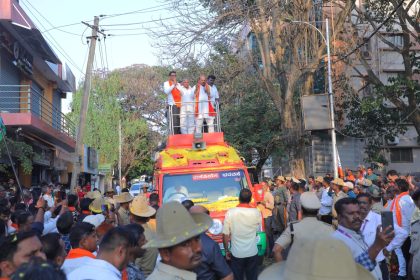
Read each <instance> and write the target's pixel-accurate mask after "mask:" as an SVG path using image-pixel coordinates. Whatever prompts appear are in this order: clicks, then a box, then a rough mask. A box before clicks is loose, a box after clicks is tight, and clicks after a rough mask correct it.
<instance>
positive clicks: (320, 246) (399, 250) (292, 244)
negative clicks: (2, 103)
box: [0, 169, 420, 280]
mask: <svg viewBox="0 0 420 280" xmlns="http://www.w3.org/2000/svg"><path fill="white" fill-rule="evenodd" d="M358 173H362V174H363V178H361V176H356V177H352V174H351V173H350V172H346V176H345V178H342V179H341V178H335V179H334V178H332V177H331V176H330V175H328V174H327V175H326V176H325V177H320V176H319V177H316V178H314V177H312V176H310V177H309V178H308V180H305V179H302V178H300V179H297V178H295V177H283V176H277V177H276V178H275V180H270V179H267V180H265V181H264V182H262V186H263V190H264V192H263V199H262V201H260V202H258V203H256V200H255V197H254V194H253V192H252V190H250V189H242V190H241V191H240V193H239V196H238V201H239V204H238V205H237V206H236V207H233V208H230V209H228V210H227V212H226V214H225V216H224V221H223V225H222V226H223V229H222V231H221V234H220V236H219V237H217V236H216V238H210V236H209V235H208V230H209V228H211V227H212V224H213V220H212V218H211V217H210V213H209V210H208V209H206V208H205V204H203V205H194V203H193V202H192V201H191V200H188V199H187V200H184V201H183V202H182V203H179V202H177V201H171V202H167V203H165V204H163V205H161V206H160V207H159V205H160V204H159V196H158V194H157V193H149V194H148V195H145V194H140V195H138V196H135V197H133V196H131V194H130V193H129V191H128V189H122V190H121V192H120V193H119V194H117V193H116V190H115V189H114V188H112V187H108V188H106V190H105V192H104V193H103V194H102V193H101V192H100V191H99V190H96V189H94V190H91V191H87V190H86V189H85V191H84V190H83V188H80V189H78V190H77V191H76V192H75V193H68V192H64V194H63V192H62V189H59V188H55V187H54V186H52V185H48V184H44V185H43V186H42V192H41V193H40V194H38V193H37V192H31V191H29V190H23V191H22V193H21V194H20V195H19V194H18V191H17V190H16V188H13V187H12V185H10V184H9V185H7V186H2V187H1V189H0V218H1V219H0V223H1V224H0V236H1V237H0V248H1V250H0V271H1V279H35V280H36V279H46V280H48V279H70V280H73V279H105V280H107V279H130V280H131V279H146V278H147V279H152V280H154V279H187V280H189V279H224V280H230V279H238V280H242V279H248V280H253V279H292V278H293V279H326V278H330V279H332V278H338V279H340V278H347V279H390V273H395V274H396V277H397V278H398V279H420V262H419V261H420V232H419V229H420V210H419V207H420V184H419V180H418V179H419V178H412V177H404V176H400V175H399V174H398V173H396V172H395V171H389V172H388V173H387V176H386V177H381V176H378V175H376V174H374V173H373V170H370V171H369V169H368V170H367V171H366V172H363V171H362V170H359V172H358ZM358 175H359V174H358ZM374 175H375V176H374ZM384 211H385V212H386V211H389V213H392V218H391V223H390V224H387V225H386V226H382V223H384V221H385V220H384V217H385V215H383V213H385V212H384ZM262 229H265V232H266V236H267V240H268V246H267V251H266V258H267V259H268V260H270V259H271V260H272V262H274V264H272V265H270V266H268V267H266V268H264V267H262V265H261V258H260V257H259V256H258V247H257V241H256V236H257V232H259V231H261V230H262ZM213 237H215V236H213ZM218 238H220V239H219V240H218ZM215 240H218V242H219V243H220V242H221V244H222V245H221V244H218V243H217V242H216V241H215ZM392 256H395V260H394V258H393V257H392ZM393 263H395V264H397V265H396V266H393ZM261 270H262V272H261Z"/></svg>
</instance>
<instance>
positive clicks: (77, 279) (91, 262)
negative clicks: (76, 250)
mask: <svg viewBox="0 0 420 280" xmlns="http://www.w3.org/2000/svg"><path fill="white" fill-rule="evenodd" d="M81 279H89V280H121V272H120V271H119V270H118V269H117V268H116V267H115V266H113V265H112V264H111V263H109V262H107V261H104V260H100V259H91V258H88V260H86V262H85V264H84V265H82V266H81V267H79V268H77V269H75V270H74V271H73V272H71V273H70V274H68V275H67V280H81Z"/></svg>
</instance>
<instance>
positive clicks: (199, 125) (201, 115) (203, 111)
mask: <svg viewBox="0 0 420 280" xmlns="http://www.w3.org/2000/svg"><path fill="white" fill-rule="evenodd" d="M204 120H206V123H207V127H208V132H209V133H212V132H214V117H212V116H210V115H209V101H208V100H205V101H201V100H200V101H199V102H198V115H197V119H196V126H195V131H196V132H202V129H203V121H204Z"/></svg>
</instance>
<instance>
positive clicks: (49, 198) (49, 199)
mask: <svg viewBox="0 0 420 280" xmlns="http://www.w3.org/2000/svg"><path fill="white" fill-rule="evenodd" d="M42 198H43V199H44V200H45V201H46V202H47V205H48V207H50V208H51V207H53V206H54V198H53V197H52V196H51V195H50V194H44V195H43V196H42Z"/></svg>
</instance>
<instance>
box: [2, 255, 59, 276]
mask: <svg viewBox="0 0 420 280" xmlns="http://www.w3.org/2000/svg"><path fill="white" fill-rule="evenodd" d="M10 279H11V280H66V279H67V277H66V274H64V272H63V271H62V270H61V269H60V268H59V267H57V266H55V265H53V264H51V263H49V262H46V261H44V260H43V259H41V258H37V257H33V258H31V259H30V260H29V262H28V263H25V264H22V265H21V266H20V267H19V268H18V269H17V270H16V272H15V273H13V275H12V276H11V278H10Z"/></svg>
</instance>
